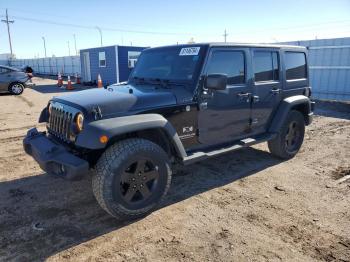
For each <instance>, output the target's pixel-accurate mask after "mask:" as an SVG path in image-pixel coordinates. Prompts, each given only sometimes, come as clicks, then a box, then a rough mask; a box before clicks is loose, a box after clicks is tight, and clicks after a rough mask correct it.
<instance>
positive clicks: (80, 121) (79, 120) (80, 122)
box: [75, 113, 84, 132]
mask: <svg viewBox="0 0 350 262" xmlns="http://www.w3.org/2000/svg"><path fill="white" fill-rule="evenodd" d="M83 123H84V116H83V114H82V113H78V114H77V116H76V117H75V124H76V125H77V128H78V131H79V132H80V131H81V130H83Z"/></svg>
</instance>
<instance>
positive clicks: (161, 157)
mask: <svg viewBox="0 0 350 262" xmlns="http://www.w3.org/2000/svg"><path fill="white" fill-rule="evenodd" d="M310 95H311V88H310V87H309V70H308V66H307V50H306V49H305V48H303V47H297V46H277V45H250V44H249V45H246V44H222V43H217V44H215V43H211V44H191V45H176V46H167V47H158V48H150V49H147V50H145V51H143V52H142V54H141V56H140V57H139V60H138V62H137V64H136V67H135V68H134V70H133V72H132V73H131V75H130V77H129V81H128V82H127V83H122V84H116V85H111V86H108V87H106V88H101V89H91V90H85V91H82V92H77V93H74V94H70V95H64V96H60V97H54V98H53V99H52V100H51V101H50V102H49V104H48V106H47V107H46V108H44V110H43V111H42V113H41V115H40V118H39V122H46V123H47V132H43V133H40V132H38V131H37V130H36V129H35V128H34V129H31V130H29V131H28V134H27V136H26V138H25V139H24V149H25V151H26V152H27V153H28V154H29V155H31V156H33V158H34V159H35V160H36V161H37V162H38V163H39V165H40V167H41V168H42V169H43V170H44V171H46V172H47V173H51V174H55V175H58V176H61V177H64V178H67V179H78V178H81V177H82V176H84V175H86V174H87V173H88V171H89V169H92V170H93V171H94V175H93V178H92V187H93V192H94V194H95V197H96V199H97V201H98V203H99V204H100V205H101V207H102V208H103V209H105V210H106V211H107V212H108V213H109V214H111V215H112V216H114V217H116V218H117V219H120V220H124V219H132V218H137V217H140V216H144V215H145V214H147V213H149V212H151V211H152V210H154V209H155V208H156V207H157V205H158V204H159V203H160V201H161V200H162V199H163V198H164V196H165V195H166V193H167V191H168V189H169V186H170V181H171V175H172V169H173V168H174V167H176V166H178V165H188V164H191V163H194V162H196V161H201V160H204V159H207V158H209V157H213V156H217V155H220V154H223V153H227V152H230V151H233V150H237V149H240V148H243V147H247V146H251V145H254V144H257V143H261V142H266V141H267V142H268V146H269V149H270V151H271V153H272V154H273V155H275V156H277V157H280V158H282V159H289V158H292V157H294V156H295V155H296V153H297V152H298V150H299V149H300V147H301V145H302V143H303V138H304V132H305V125H309V124H310V123H311V121H312V116H313V106H314V103H313V102H311V101H310Z"/></svg>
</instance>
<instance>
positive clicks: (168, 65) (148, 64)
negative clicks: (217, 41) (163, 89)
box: [130, 46, 203, 81]
mask: <svg viewBox="0 0 350 262" xmlns="http://www.w3.org/2000/svg"><path fill="white" fill-rule="evenodd" d="M201 49H203V47H196V46H193V47H191V46H186V47H183V46H178V47H177V46H176V47H166V48H156V49H150V50H147V51H145V52H143V53H142V54H141V55H140V57H139V59H138V61H137V63H136V66H135V68H134V70H133V72H132V74H131V76H130V77H131V79H136V78H144V79H160V80H172V81H191V80H194V78H195V75H196V72H197V71H198V66H199V63H200V61H199V60H200V57H201V54H202V53H203V50H201Z"/></svg>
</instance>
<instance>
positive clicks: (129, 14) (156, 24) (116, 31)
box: [0, 0, 350, 58]
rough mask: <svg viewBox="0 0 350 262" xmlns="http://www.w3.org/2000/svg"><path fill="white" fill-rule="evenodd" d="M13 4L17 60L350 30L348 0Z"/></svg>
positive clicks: (2, 29)
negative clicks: (94, 50)
mask: <svg viewBox="0 0 350 262" xmlns="http://www.w3.org/2000/svg"><path fill="white" fill-rule="evenodd" d="M6 8H8V11H9V16H10V19H12V20H15V23H14V24H12V25H11V35H12V45H13V51H14V53H15V54H16V56H17V57H18V58H33V57H34V56H40V57H43V56H44V48H43V40H42V36H44V37H45V39H46V46H47V55H48V56H52V55H56V56H63V55H68V52H69V51H68V43H67V42H69V46H70V53H71V54H74V53H75V49H74V38H73V34H75V35H76V41H77V48H78V49H83V48H89V47H95V46H99V45H100V37H99V33H98V30H97V29H96V28H95V27H96V26H99V27H100V28H101V29H102V34H103V44H104V45H115V44H120V45H122V44H124V45H129V44H130V43H131V42H132V44H133V45H138V46H159V45H166V44H176V43H177V42H178V43H186V42H188V41H189V40H190V39H191V38H193V39H194V41H195V42H208V41H223V40H224V37H223V36H222V35H223V33H224V30H225V29H226V30H227V33H228V37H227V40H228V41H230V42H276V41H289V40H305V39H315V38H316V37H317V38H319V39H320V38H333V37H345V36H348V37H349V36H350V0H333V1H324V0H318V1H315V0H309V1H308V0H304V1H300V0H285V1H283V0H280V1H277V0H276V1H273V0H265V1H258V0H251V1H249V0H246V1H234V0H231V1H229V0H216V1H209V0H202V1H195V0H193V1H185V0H176V1H165V0H163V1H160V0H148V1H141V0H133V1H118V0H115V1H102V0H100V1H95V0H85V1H83V0H75V1H66V0H60V1H52V0H50V1H48V0H36V1H29V2H28V1H19V0H1V1H0V17H1V19H4V15H5V9H6ZM0 53H9V44H8V38H7V29H6V25H5V24H4V23H1V24H0Z"/></svg>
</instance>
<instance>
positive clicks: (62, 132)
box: [47, 106, 73, 142]
mask: <svg viewBox="0 0 350 262" xmlns="http://www.w3.org/2000/svg"><path fill="white" fill-rule="evenodd" d="M72 121H73V114H72V113H70V112H67V111H65V110H64V109H60V108H57V107H55V106H52V108H51V114H50V118H49V124H48V128H47V129H48V132H49V133H50V134H52V135H54V136H56V137H58V138H60V139H62V140H65V141H67V142H69V141H70V134H71V125H72Z"/></svg>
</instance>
